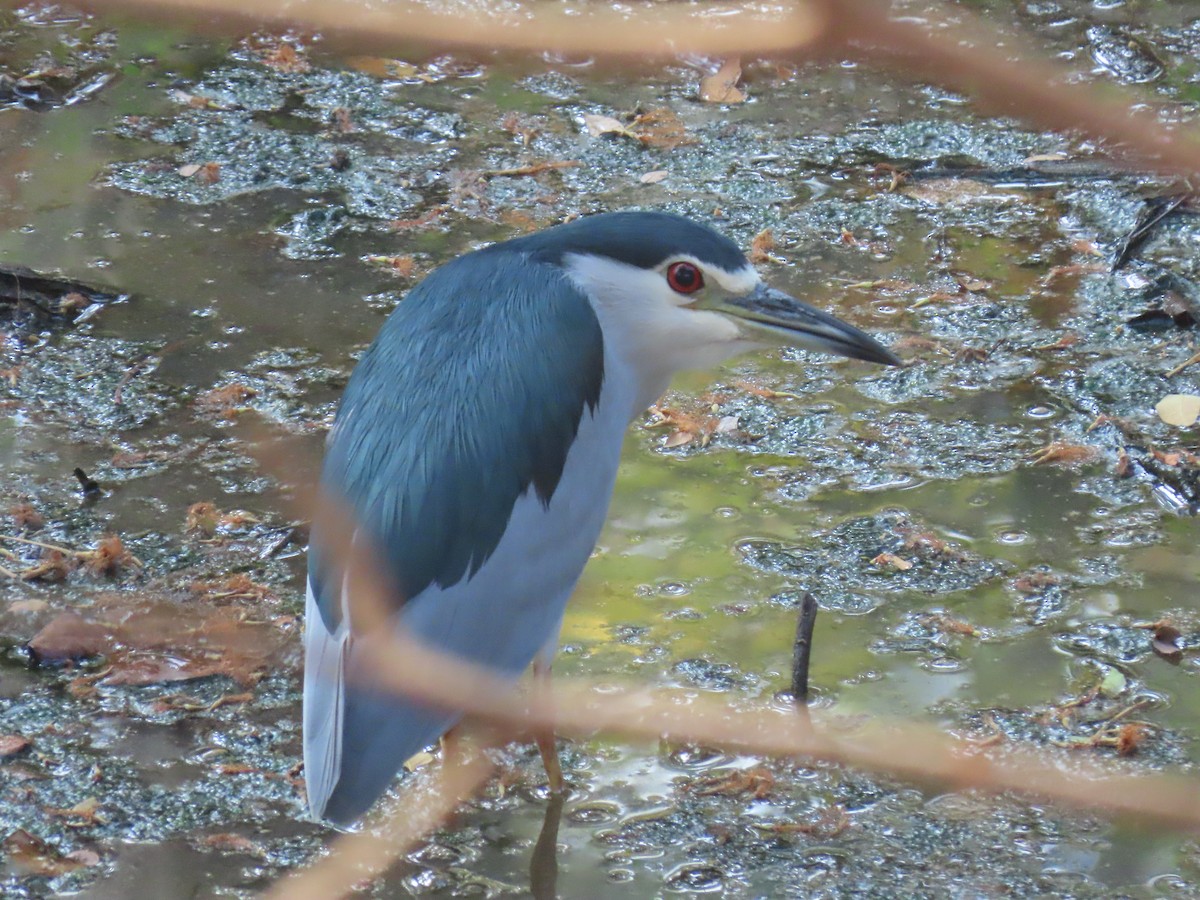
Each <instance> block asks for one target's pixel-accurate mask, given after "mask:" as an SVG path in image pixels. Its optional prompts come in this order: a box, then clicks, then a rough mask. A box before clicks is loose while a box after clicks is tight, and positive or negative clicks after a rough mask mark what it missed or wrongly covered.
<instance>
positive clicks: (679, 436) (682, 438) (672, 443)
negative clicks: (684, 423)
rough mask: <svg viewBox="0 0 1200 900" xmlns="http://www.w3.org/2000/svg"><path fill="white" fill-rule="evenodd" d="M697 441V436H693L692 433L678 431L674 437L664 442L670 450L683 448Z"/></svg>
mask: <svg viewBox="0 0 1200 900" xmlns="http://www.w3.org/2000/svg"><path fill="white" fill-rule="evenodd" d="M695 439H696V436H695V435H694V434H692V433H691V432H688V431H677V432H675V433H674V434H673V435H671V436H670V437H668V438H667V439H666V440H665V441H663V446H664V447H666V448H667V449H670V448H672V447H682V446H683V445H684V444H690V443H691V442H692V441H694V440H695Z"/></svg>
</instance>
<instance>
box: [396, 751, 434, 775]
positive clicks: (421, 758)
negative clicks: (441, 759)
mask: <svg viewBox="0 0 1200 900" xmlns="http://www.w3.org/2000/svg"><path fill="white" fill-rule="evenodd" d="M436 758H437V757H435V756H434V755H433V754H432V753H430V752H429V751H428V750H422V751H421V752H420V753H414V754H413V755H412V756H410V757H409V758H408V759H406V760H405V761H404V768H405V769H407V770H408V771H409V772H415V771H417V770H418V769H423V768H425V767H426V766H428V765H430V764H431V763H432V762H433V761H434V760H435V759H436Z"/></svg>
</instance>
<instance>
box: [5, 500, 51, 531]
mask: <svg viewBox="0 0 1200 900" xmlns="http://www.w3.org/2000/svg"><path fill="white" fill-rule="evenodd" d="M8 514H9V515H10V516H12V520H13V525H14V526H15V527H17V528H28V529H30V530H31V531H37V530H38V529H39V528H41V527H42V526H43V525H45V524H46V520H45V519H44V518H43V517H42V514H41V513H39V512H38V511H37V510H36V509H34V508H33V504H32V503H14V504H13V505H12V506H11V507H9V510H8Z"/></svg>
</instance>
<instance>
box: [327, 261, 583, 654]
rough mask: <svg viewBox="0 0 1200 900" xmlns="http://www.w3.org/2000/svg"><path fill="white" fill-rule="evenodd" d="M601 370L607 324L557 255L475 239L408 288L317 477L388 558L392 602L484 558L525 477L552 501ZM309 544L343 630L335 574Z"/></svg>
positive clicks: (362, 366) (358, 379) (350, 393)
mask: <svg viewBox="0 0 1200 900" xmlns="http://www.w3.org/2000/svg"><path fill="white" fill-rule="evenodd" d="M603 378H604V347H603V341H602V338H601V332H600V323H599V321H598V320H597V319H596V314H595V312H594V311H593V309H592V307H591V304H590V303H589V302H588V300H587V297H586V296H584V295H583V293H582V292H581V291H580V290H579V289H578V288H577V287H576V286H575V285H574V283H573V282H571V281H570V280H569V279H568V278H567V276H566V275H565V274H564V273H563V271H562V269H561V268H560V267H558V266H556V265H552V264H547V263H540V262H536V261H535V260H533V259H531V258H530V257H528V256H527V255H525V254H521V253H512V252H488V251H483V252H479V253H472V254H469V255H467V256H465V257H460V258H459V259H457V260H454V261H453V262H451V263H449V264H447V265H445V266H443V267H442V268H440V269H438V270H436V271H435V272H433V273H432V274H431V275H430V276H429V277H428V278H426V279H425V281H423V282H422V283H421V284H420V285H418V286H417V287H416V288H415V289H414V290H413V291H412V292H411V293H410V294H409V296H408V297H407V298H406V299H405V300H404V301H403V302H402V303H401V305H400V306H399V307H398V308H397V309H396V311H395V312H394V313H393V314H392V315H391V317H390V318H389V319H388V321H387V323H386V324H385V325H384V326H383V329H382V330H381V331H380V333H379V336H378V337H377V338H376V339H375V342H374V343H373V344H372V345H371V347H370V349H369V350H367V352H366V354H365V355H364V356H363V358H362V360H361V361H360V362H359V364H358V366H357V368H356V369H355V371H354V374H353V376H352V377H351V379H350V383H349V385H348V386H347V388H346V393H345V396H344V397H343V399H342V404H341V408H340V410H339V413H338V417H337V420H336V422H335V424H334V427H333V432H332V434H331V437H330V440H329V445H328V448H327V453H326V458H325V466H324V469H323V471H322V479H321V486H322V489H323V490H324V491H326V492H328V493H329V495H330V496H333V497H336V498H340V499H341V501H343V502H344V503H346V504H347V506H348V508H349V509H350V510H351V511H352V512H353V514H354V515H355V516H356V519H357V524H358V527H359V528H361V529H364V531H365V533H366V534H367V535H368V536H369V537H370V539H371V540H372V541H373V542H374V545H375V546H376V547H377V548H379V551H380V552H381V553H382V554H383V555H384V556H385V557H386V559H385V564H386V566H387V575H388V576H389V577H390V578H391V580H392V583H393V584H394V585H396V587H397V589H398V595H397V596H396V598H395V601H396V605H397V607H398V606H400V605H402V604H403V603H404V602H405V600H407V599H410V598H413V597H416V596H417V595H418V594H420V593H421V591H423V590H424V589H425V588H426V587H428V586H429V585H430V584H432V583H437V584H439V585H440V586H442V587H448V586H450V585H452V584H454V583H456V582H457V581H459V580H460V579H461V578H463V577H465V576H468V575H471V574H474V573H475V572H477V571H478V570H479V567H480V566H481V565H483V563H484V562H485V561H486V560H487V558H488V557H489V556H490V555H491V553H492V551H493V550H494V549H495V547H496V544H497V543H498V542H499V540H500V536H501V534H503V532H504V528H505V526H506V525H507V523H508V517H509V513H510V512H511V510H512V507H513V504H514V503H515V502H516V500H517V498H518V497H519V496H520V495H521V494H522V493H524V491H525V490H526V489H527V488H528V487H530V486H531V485H532V486H533V488H534V489H535V490H536V492H537V495H538V497H539V498H540V499H541V500H542V502H543V503H545V502H548V501H549V499H550V497H551V496H552V495H553V493H554V489H555V488H556V487H557V485H558V480H559V478H560V477H561V475H562V468H563V464H564V462H565V460H566V455H567V450H568V449H569V448H570V445H571V442H572V441H573V440H574V438H575V434H576V431H577V430H578V427H579V421H580V418H581V417H582V415H583V414H584V411H585V410H589V409H594V407H595V406H596V404H597V403H598V402H599V398H600V389H601V384H602V382H603ZM314 544H315V547H316V549H315V551H314V552H313V553H312V554H311V555H310V571H311V572H312V574H314V575H315V576H316V577H315V583H316V585H317V587H318V588H319V590H318V592H317V597H316V601H317V605H318V608H319V609H320V611H321V616H322V617H323V619H324V620H325V624H326V626H327V627H328V628H329V629H330V630H336V628H337V626H338V624H339V622H340V620H341V616H342V610H341V609H340V605H339V603H338V599H337V593H338V592H337V591H335V590H331V588H332V587H334V586H337V584H338V582H339V581H340V579H339V578H337V577H335V572H334V570H335V569H336V564H335V563H334V561H332V560H326V559H324V558H322V555H321V552H320V550H321V548H320V543H319V541H314ZM327 569H328V571H326V570H327ZM351 624H352V625H353V623H351Z"/></svg>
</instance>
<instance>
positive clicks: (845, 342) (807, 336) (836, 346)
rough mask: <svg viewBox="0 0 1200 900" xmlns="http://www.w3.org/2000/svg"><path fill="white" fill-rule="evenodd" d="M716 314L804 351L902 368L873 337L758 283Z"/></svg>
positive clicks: (724, 300)
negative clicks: (760, 330) (761, 331)
mask: <svg viewBox="0 0 1200 900" xmlns="http://www.w3.org/2000/svg"><path fill="white" fill-rule="evenodd" d="M717 309H718V311H720V312H723V313H725V314H727V315H730V316H734V317H736V318H738V319H741V320H743V321H745V322H747V323H749V324H751V325H753V326H756V327H758V328H760V329H763V330H764V331H769V332H771V333H772V334H774V335H775V337H776V339H778V338H783V339H785V340H786V341H787V342H788V343H789V344H791V345H793V346H796V347H800V348H802V349H805V350H816V351H819V352H821V353H832V354H833V355H835V356H848V357H850V358H851V359H862V360H866V361H867V362H875V363H882V364H883V365H885V366H899V365H903V363H902V362H901V360H900V359H899V357H897V356H896V354H894V353H892V351H890V350H888V349H887V348H886V347H884V346H883V345H882V344H880V343H879V342H878V341H876V340H875V339H874V338H872V337H870V336H869V335H867V334H865V333H863V332H861V331H859V330H858V329H857V328H855V327H854V326H853V325H847V324H846V323H845V322H843V321H842V320H841V319H836V318H834V317H833V316H831V315H829V313H825V312H821V310H819V309H816V308H815V307H812V306H809V305H808V304H807V303H803V302H801V301H800V300H797V299H796V298H795V297H793V296H791V295H790V294H785V293H784V292H783V291H777V290H775V288H773V287H768V286H767V285H766V284H763V283H762V282H759V284H758V285H757V286H756V287H755V288H754V290H752V291H751V292H750V293H748V294H738V295H733V296H727V297H724V298H722V300H721V302H720V305H719V306H718V307H717Z"/></svg>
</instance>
